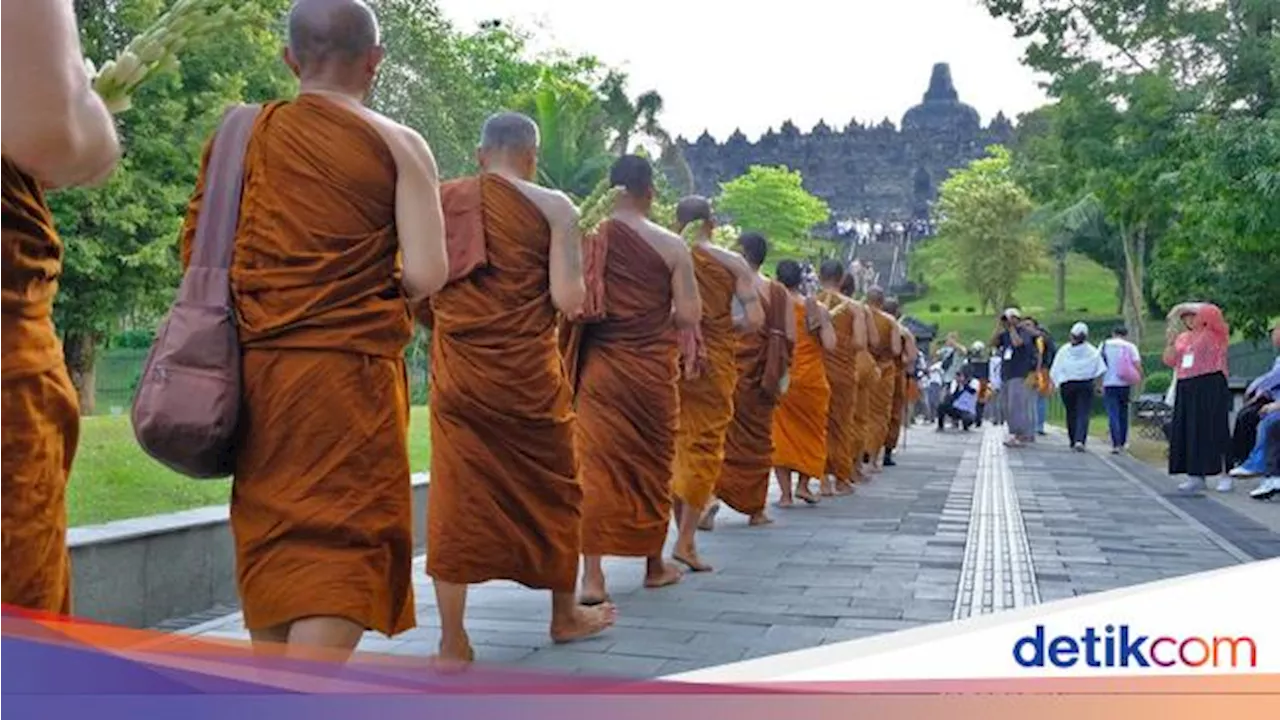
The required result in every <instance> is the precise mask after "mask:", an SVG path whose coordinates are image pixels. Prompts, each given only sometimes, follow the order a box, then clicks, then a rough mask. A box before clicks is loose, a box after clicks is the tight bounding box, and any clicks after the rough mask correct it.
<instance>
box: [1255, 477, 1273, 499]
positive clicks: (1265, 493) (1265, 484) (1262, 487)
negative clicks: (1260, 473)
mask: <svg viewBox="0 0 1280 720" xmlns="http://www.w3.org/2000/svg"><path fill="white" fill-rule="evenodd" d="M1275 495H1280V477H1269V478H1262V482H1259V483H1258V487H1257V488H1254V490H1253V492H1251V493H1249V497H1251V498H1253V499H1254V500H1270V499H1271V498H1272V497H1273V496H1275Z"/></svg>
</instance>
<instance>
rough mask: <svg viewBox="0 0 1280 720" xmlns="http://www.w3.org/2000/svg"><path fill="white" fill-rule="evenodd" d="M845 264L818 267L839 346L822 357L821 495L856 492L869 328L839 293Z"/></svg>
mask: <svg viewBox="0 0 1280 720" xmlns="http://www.w3.org/2000/svg"><path fill="white" fill-rule="evenodd" d="M843 280H844V265H843V264H842V263H841V262H840V261H839V260H826V261H824V262H823V263H822V265H821V266H819V268H818V281H819V282H820V283H821V284H822V289H821V290H819V291H818V295H817V298H818V302H819V303H821V304H822V306H823V307H824V308H826V310H827V312H828V313H829V314H830V315H831V325H832V328H833V329H834V330H835V334H836V346H835V348H834V349H833V350H831V351H830V352H827V353H825V354H824V356H823V360H824V363H825V366H826V371H827V382H828V384H830V385H831V402H830V404H829V406H828V409H827V466H826V472H825V473H824V474H823V477H822V481H821V483H819V484H820V486H821V488H822V490H821V492H822V494H823V495H826V496H830V495H847V494H849V493H850V492H853V478H854V474H855V467H854V461H855V459H854V421H853V411H854V405H855V398H854V392H855V389H856V387H857V349H858V346H860V345H861V346H864V347H865V346H866V342H867V340H866V328H865V325H864V323H863V321H862V314H861V312H859V310H858V309H857V308H856V307H855V306H854V304H853V300H852V299H850V298H848V297H845V296H844V295H843V294H841V293H840V283H841V281H843Z"/></svg>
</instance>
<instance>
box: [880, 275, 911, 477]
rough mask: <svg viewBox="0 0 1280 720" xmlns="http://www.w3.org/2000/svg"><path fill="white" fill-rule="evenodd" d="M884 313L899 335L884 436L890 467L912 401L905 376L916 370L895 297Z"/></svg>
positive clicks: (886, 305)
mask: <svg viewBox="0 0 1280 720" xmlns="http://www.w3.org/2000/svg"><path fill="white" fill-rule="evenodd" d="M884 310H885V312H886V313H888V314H889V316H890V317H891V318H893V330H894V332H895V333H896V334H897V336H898V343H899V351H898V354H897V355H895V356H894V357H893V365H894V372H895V377H894V381H893V400H892V402H891V404H890V405H889V411H890V412H889V426H888V427H887V428H886V431H885V436H884V459H883V462H884V465H885V466H893V465H897V464H898V463H897V462H896V461H894V459H893V451H894V450H896V449H897V448H898V437H899V436H900V435H901V434H902V429H903V423H904V421H905V420H906V412H907V408H908V407H910V405H911V403H912V402H914V400H913V399H912V398H911V397H910V395H909V389H910V388H909V384H908V380H907V373H908V371H909V370H912V369H914V368H915V362H916V351H915V338H913V337H912V336H911V331H909V330H907V328H906V327H905V326H904V325H902V304H901V303H900V302H898V299H897V298H894V297H891V298H887V299H886V300H885V303H884Z"/></svg>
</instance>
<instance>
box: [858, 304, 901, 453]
mask: <svg viewBox="0 0 1280 720" xmlns="http://www.w3.org/2000/svg"><path fill="white" fill-rule="evenodd" d="M867 305H868V306H869V307H870V310H871V321H872V322H873V323H874V324H875V329H876V338H877V339H878V342H876V343H874V344H873V345H872V346H871V354H872V356H874V357H875V360H876V367H877V369H878V370H879V371H880V377H879V379H878V380H877V381H876V382H875V384H874V385H872V391H871V393H870V395H871V397H870V403H871V407H870V408H869V411H870V412H869V414H870V423H869V426H868V427H869V430H870V440H869V442H868V444H867V448H866V453H867V456H868V457H869V458H870V460H871V471H872V472H879V471H880V470H881V469H882V468H883V467H884V465H885V464H889V465H892V464H893V460H892V458H886V457H885V440H886V438H887V437H888V433H889V432H890V429H891V427H892V423H893V420H892V416H893V407H892V406H893V396H894V392H895V389H896V385H897V376H898V375H899V374H900V373H898V371H897V368H898V362H899V360H900V358H901V356H902V333H900V332H898V323H897V321H896V320H895V319H894V318H893V316H892V315H890V314H889V313H887V312H885V310H884V307H885V298H884V290H882V289H880V288H879V287H878V286H873V287H872V288H871V289H870V290H868V291H867ZM893 432H895V433H896V432H897V430H896V429H893ZM895 437H896V435H895ZM886 460H887V462H886Z"/></svg>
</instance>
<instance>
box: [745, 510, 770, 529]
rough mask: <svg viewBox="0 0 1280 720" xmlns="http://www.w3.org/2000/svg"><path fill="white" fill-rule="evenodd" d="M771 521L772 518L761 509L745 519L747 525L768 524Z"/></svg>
mask: <svg viewBox="0 0 1280 720" xmlns="http://www.w3.org/2000/svg"><path fill="white" fill-rule="evenodd" d="M772 522H773V518H771V517H769V516H768V514H766V513H765V512H764V511H763V510H761V511H760V512H758V513H756V514H755V515H752V516H751V518H750V519H749V520H747V524H748V525H768V524H770V523H772Z"/></svg>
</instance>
